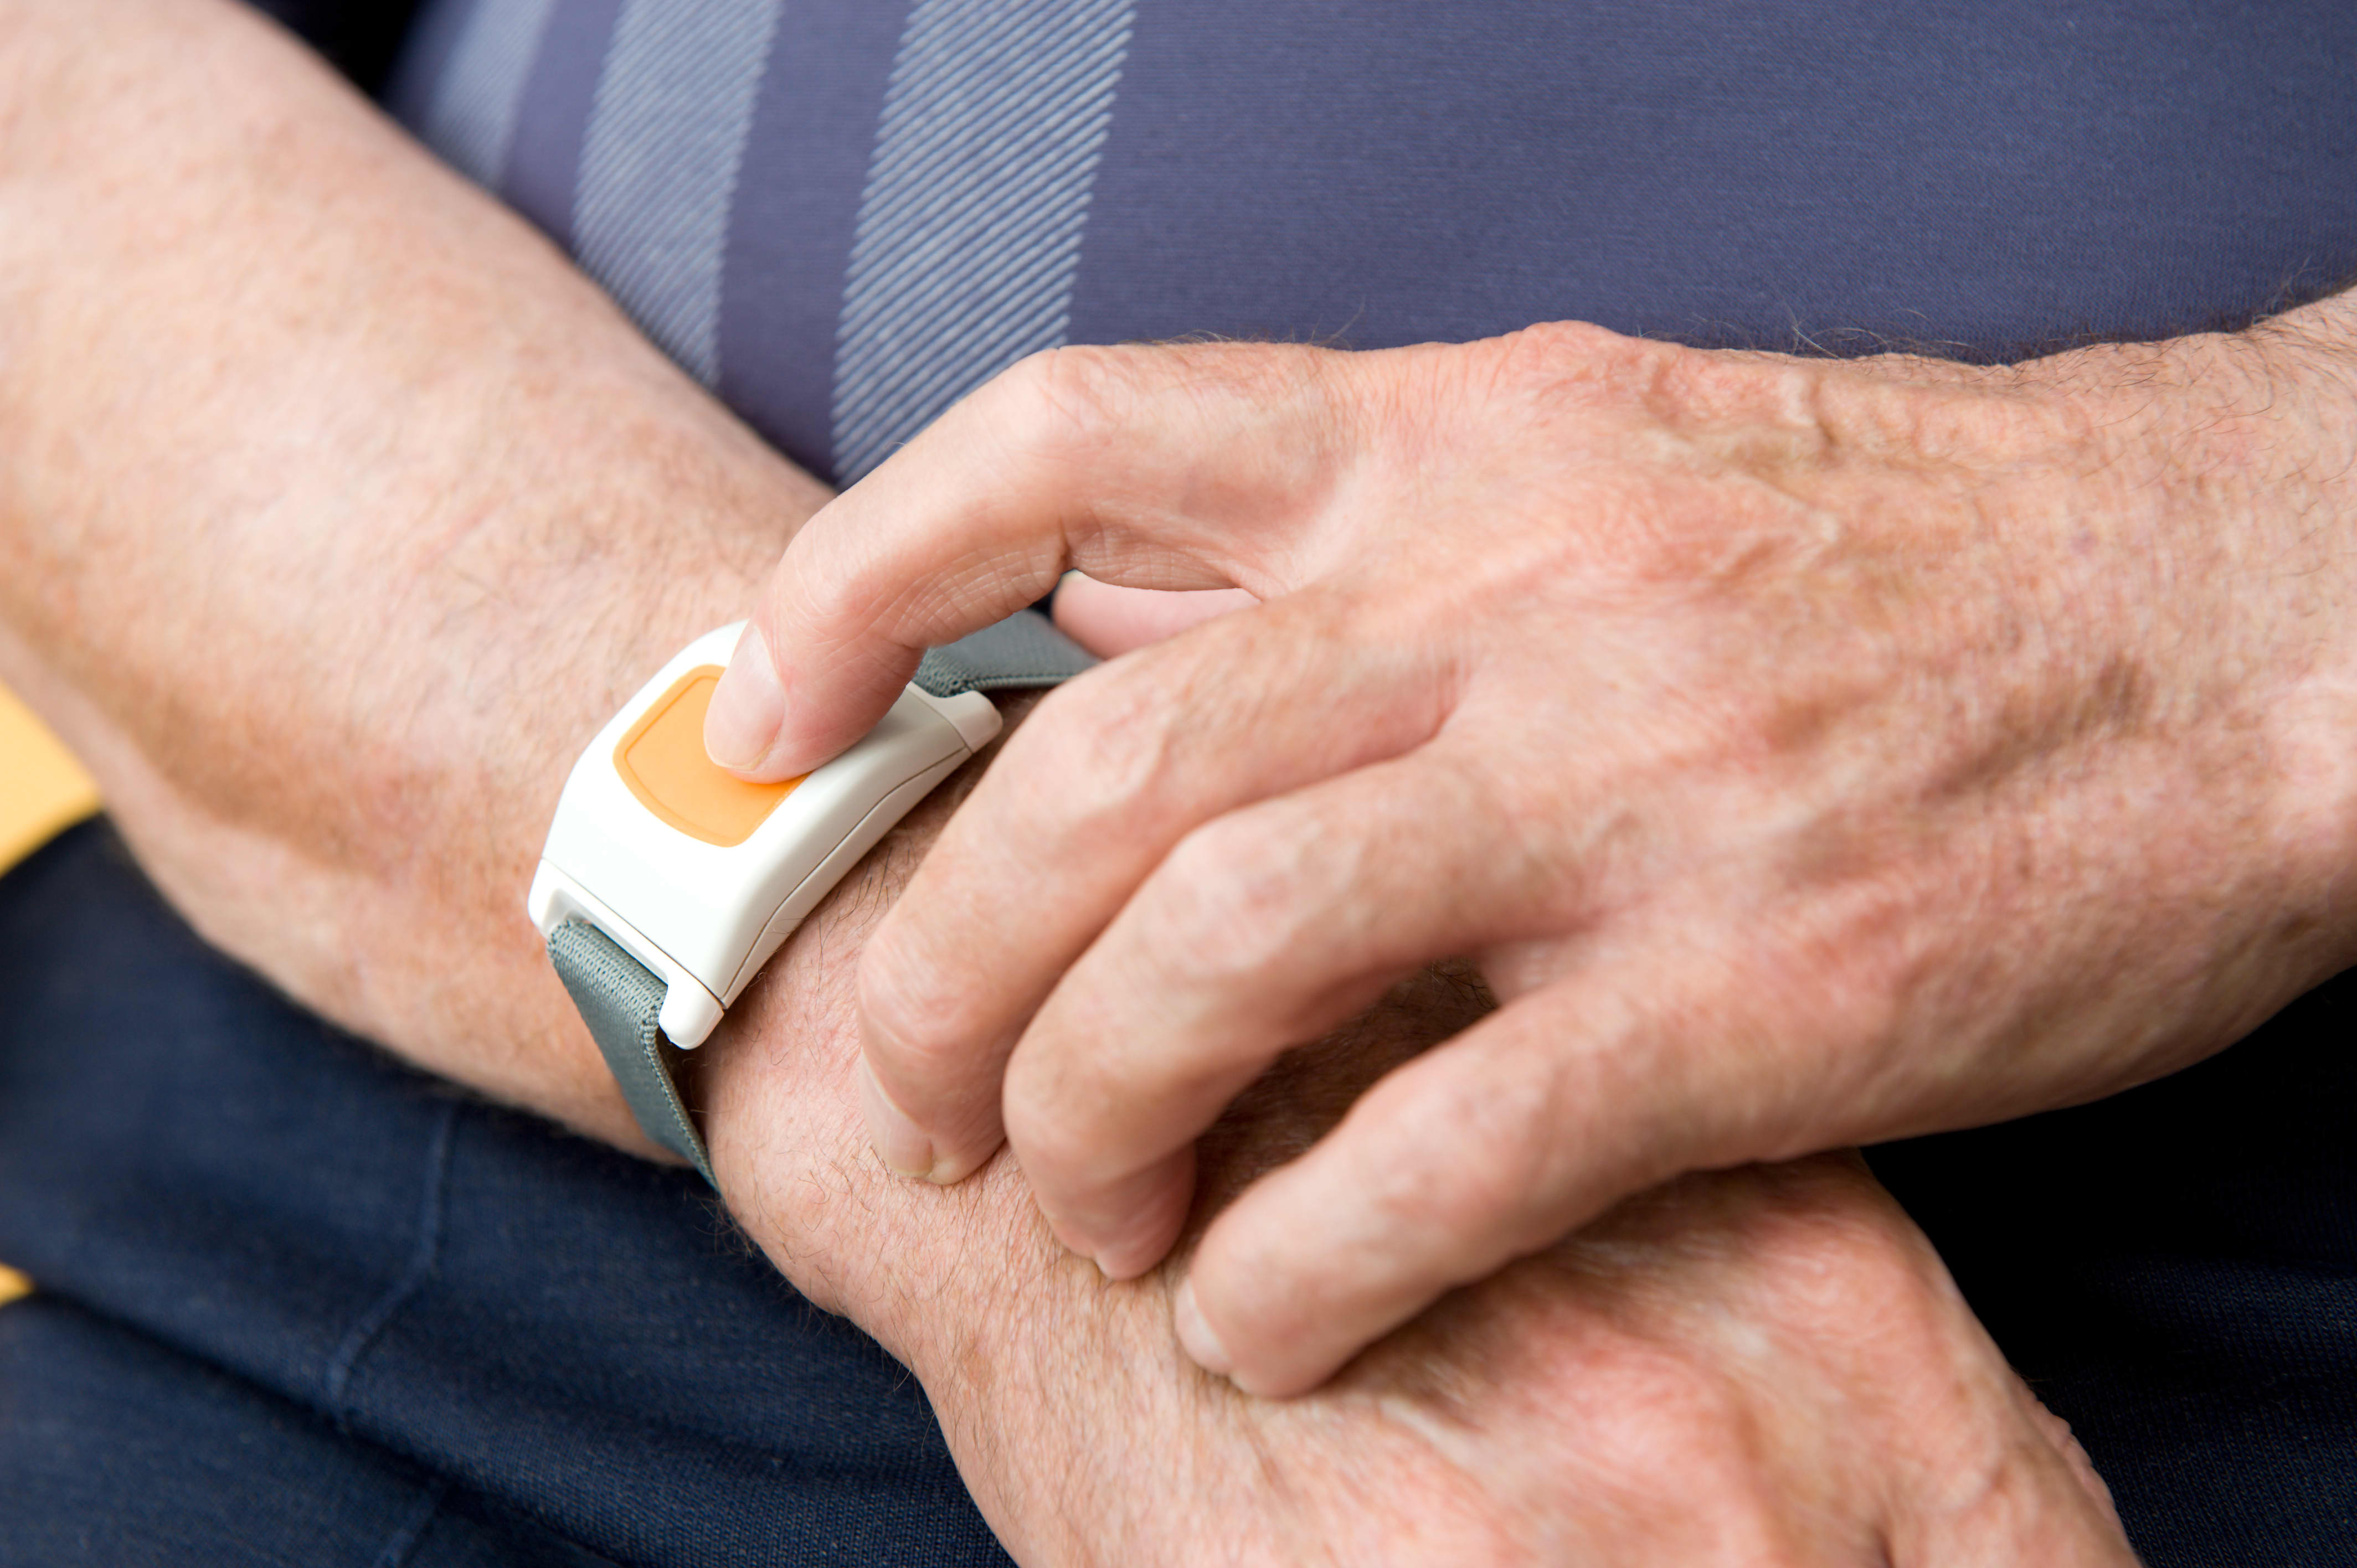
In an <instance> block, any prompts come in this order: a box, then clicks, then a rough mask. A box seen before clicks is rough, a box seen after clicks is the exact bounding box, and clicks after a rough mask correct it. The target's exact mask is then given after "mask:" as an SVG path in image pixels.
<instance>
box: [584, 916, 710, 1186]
mask: <svg viewBox="0 0 2357 1568" xmlns="http://www.w3.org/2000/svg"><path fill="white" fill-rule="evenodd" d="M548 961H549V962H551V963H553V964H554V965H555V966H556V975H557V978H558V979H560V980H562V981H564V982H565V990H567V991H569V992H571V993H573V1004H574V1005H575V1006H576V1007H578V1008H580V1009H581V1021H582V1022H583V1023H585V1024H587V1025H588V1026H589V1035H590V1037H591V1038H592V1039H594V1040H596V1041H597V1048H598V1049H599V1050H600V1051H602V1052H604V1053H605V1056H606V1065H607V1066H608V1067H609V1068H612V1069H614V1081H615V1082H617V1083H619V1084H620V1085H621V1086H622V1098H623V1099H624V1100H626V1101H630V1114H632V1115H633V1116H636V1117H637V1118H638V1119H639V1125H640V1128H642V1129H643V1130H644V1131H645V1133H646V1134H647V1136H648V1137H650V1138H652V1139H653V1140H654V1141H655V1142H656V1143H658V1144H662V1146H663V1147H664V1148H666V1149H669V1150H670V1151H671V1152H672V1153H673V1154H674V1155H678V1156H679V1157H680V1158H682V1159H683V1160H685V1161H687V1162H688V1164H690V1165H694V1167H695V1168H696V1169H697V1170H698V1171H699V1172H701V1173H703V1176H704V1179H705V1180H706V1181H710V1180H712V1161H711V1159H710V1158H709V1157H708V1156H706V1155H705V1152H704V1140H703V1139H702V1138H701V1137H699V1136H698V1135H697V1134H696V1131H695V1119H694V1117H692V1116H690V1115H689V1114H688V1113H687V1104H686V1102H685V1101H683V1100H681V1099H680V1097H679V1084H678V1080H677V1079H676V1078H675V1077H674V1073H675V1070H676V1069H677V1067H678V1065H679V1058H681V1057H683V1056H684V1055H685V1054H686V1053H685V1052H683V1051H682V1050H681V1049H680V1048H679V1047H677V1046H674V1045H673V1044H672V1043H671V1042H670V1041H669V1040H666V1039H664V1038H663V1036H662V1026H661V1024H660V1022H659V1021H660V1020H661V1018H662V1004H663V996H664V995H665V993H668V992H669V991H670V989H671V988H670V987H669V986H668V985H665V984H664V983H663V981H662V976H660V975H658V974H655V973H653V972H651V971H650V970H649V969H648V968H647V966H646V965H644V964H642V963H640V961H638V960H637V959H634V958H632V957H631V956H630V954H629V953H627V952H624V951H623V950H621V948H620V947H619V945H618V944H617V943H616V942H615V940H614V939H613V938H611V937H609V936H608V935H607V934H606V933H605V932H603V931H601V930H599V929H597V927H595V926H592V925H590V924H588V923H587V922H586V921H582V920H567V921H565V923H564V924H563V925H561V926H559V927H557V928H556V929H555V931H554V933H553V934H552V935H551V936H550V937H549V939H548Z"/></svg>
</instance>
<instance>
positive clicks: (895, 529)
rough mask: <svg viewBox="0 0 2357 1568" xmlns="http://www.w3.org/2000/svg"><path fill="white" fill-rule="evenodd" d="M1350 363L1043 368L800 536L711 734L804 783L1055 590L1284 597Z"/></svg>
mask: <svg viewBox="0 0 2357 1568" xmlns="http://www.w3.org/2000/svg"><path fill="white" fill-rule="evenodd" d="M1342 358H1343V356H1340V355H1339V354H1336V353H1334V352H1332V351H1330V350H1327V349H1303V348H1295V347H1290V346H1284V345H1270V344H1194V345H1187V346H1183V347H1169V348H1161V347H1152V348H1125V349H1050V350H1049V351H1048V352H1046V353H1044V354H1038V355H1034V356H1033V357H1032V358H1030V359H1028V360H1024V361H1023V362H1022V363H1021V364H1018V365H1017V366H1016V367H1015V368H1014V369H1013V370H1011V371H1007V372H1006V374H1005V375H1002V376H1000V377H999V378H998V379H997V380H996V381H992V382H990V383H989V384H988V385H986V386H985V387H984V388H982V389H981V390H980V391H978V392H975V393H974V395H973V396H971V397H969V398H967V399H966V400H965V401H964V402H963V403H959V404H958V405H957V406H956V407H954V408H952V409H951V410H950V412H949V413H945V414H943V415H942V418H941V419H940V420H939V421H937V422H936V423H935V424H933V425H932V426H931V428H929V429H928V430H926V431H925V432H924V433H923V434H922V435H919V436H918V437H917V438H916V440H914V441H912V442H910V443H909V446H907V447H905V448H903V449H902V450H901V451H900V452H899V453H898V454H896V455H895V456H893V457H891V458H890V459H889V460H888V461H887V462H886V463H884V464H883V465H882V466H881V467H878V468H877V470H876V471H875V472H874V473H872V474H870V475H869V476H867V478H865V479H863V480H861V481H860V482H859V483H858V484H856V485H855V486H853V487H852V488H851V489H849V490H846V491H845V492H844V494H843V495H842V496H840V497H838V498H837V499H835V500H834V502H832V503H831V504H830V505H828V506H826V507H825V508H823V509H822V510H820V511H819V512H818V514H817V515H816V516H814V517H813V518H812V519H811V521H809V523H807V524H806V525H805V526H804V527H803V528H802V532H800V533H799V534H797V535H796V536H795V537H794V540H793V542H791V544H789V545H788V546H787V548H786V552H785V555H784V557H783V559H781V560H780V562H779V564H778V567H777V570H776V571H775V572H774V573H773V574H772V575H771V576H770V581H769V583H768V585H766V586H765V588H764V589H763V591H762V596H761V599H760V603H759V606H758V607H757V608H756V609H755V611H754V613H753V617H752V627H751V628H750V631H749V634H748V636H746V637H745V638H744V639H741V640H740V641H739V642H738V644H737V653H736V657H735V658H734V659H733V660H731V661H730V663H729V666H728V670H727V672H726V674H725V675H724V676H723V677H722V678H721V682H720V685H719V689H718V690H717V691H716V692H715V693H713V699H712V707H711V711H710V713H709V714H708V715H707V717H706V719H705V748H706V750H708V751H709V752H710V753H711V755H712V758H713V760H714V761H716V762H717V763H719V764H721V765H722V766H723V767H726V768H729V769H731V770H732V771H734V772H736V773H737V774H739V775H740V776H742V777H744V778H747V779H787V778H791V777H792V776H793V775H795V774H797V773H802V772H807V771H808V770H809V769H810V768H813V767H816V766H817V765H818V764H819V763H821V762H823V761H825V760H826V759H827V758H828V757H833V756H834V755H835V754H836V753H837V752H840V751H842V750H843V749H844V748H845V746H849V745H850V744H851V743H852V742H853V741H856V739H858V738H859V736H862V735H864V734H866V732H867V730H868V729H869V728H870V727H872V726H873V725H875V723H876V721H877V719H878V718H880V717H882V716H883V713H884V710H885V709H886V708H888V707H889V706H890V705H891V703H892V699H893V698H894V696H896V695H897V694H898V693H899V690H900V688H901V686H902V685H903V684H904V683H905V682H907V681H908V679H909V675H910V674H911V673H912V672H913V671H915V669H916V667H917V662H918V660H920V658H922V657H923V655H924V651H925V650H926V649H928V648H931V647H937V646H939V645H940V644H942V643H945V642H950V641H953V640H955V639H958V638H960V637H963V636H964V635H966V634H967V633H969V632H973V631H978V630H980V629H981V628H984V627H985V626H989V625H992V624H993V623H995V622H996V621H998V620H1001V619H1003V618H1006V616H1009V615H1012V614H1013V613H1015V612H1016V611H1017V610H1019V609H1021V608H1023V607H1025V606H1026V605H1028V604H1031V603H1033V602H1034V601H1036V600H1037V599H1039V597H1040V596H1043V595H1044V594H1046V593H1047V592H1048V590H1049V587H1050V586H1052V585H1054V583H1055V582H1056V579H1057V578H1058V577H1059V576H1060V575H1062V574H1063V573H1064V572H1065V571H1066V570H1067V569H1069V568H1073V567H1077V568H1079V569H1080V570H1082V571H1084V572H1086V573H1088V575H1090V576H1092V577H1094V578H1096V579H1098V580H1099V581H1101V582H1106V583H1114V584H1119V585H1125V586H1129V587H1145V588H1217V587H1242V588H1247V589H1250V590H1251V591H1253V592H1254V593H1257V594H1261V595H1262V596H1267V595H1268V594H1269V593H1270V592H1273V591H1275V590H1277V589H1280V588H1283V587H1286V586H1290V585H1294V579H1295V578H1296V576H1297V570H1296V566H1295V561H1294V557H1295V556H1296V555H1297V549H1296V546H1297V543H1298V542H1299V540H1300V538H1301V535H1302V532H1303V530H1304V528H1305V526H1306V524H1307V523H1308V521H1310V520H1311V519H1312V518H1313V517H1314V516H1315V515H1316V513H1317V511H1318V506H1319V502H1320V501H1321V500H1322V499H1323V498H1324V497H1325V495H1326V494H1327V493H1328V492H1329V490H1330V489H1331V488H1332V487H1333V486H1334V484H1335V483H1336V482H1337V480H1338V479H1339V478H1340V474H1341V472H1342V471H1343V469H1344V468H1345V467H1347V458H1348V455H1349V453H1350V451H1351V447H1352V445H1353V443H1352V441H1351V431H1350V430H1349V429H1348V427H1347V423H1348V422H1347V419H1346V416H1345V414H1344V409H1345V407H1346V404H1345V401H1344V400H1343V399H1341V398H1340V397H1338V396H1335V395H1333V392H1332V382H1333V381H1334V379H1335V378H1336V376H1337V375H1338V374H1339V373H1340V371H1339V370H1338V368H1337V367H1338V366H1339V363H1340V360H1342Z"/></svg>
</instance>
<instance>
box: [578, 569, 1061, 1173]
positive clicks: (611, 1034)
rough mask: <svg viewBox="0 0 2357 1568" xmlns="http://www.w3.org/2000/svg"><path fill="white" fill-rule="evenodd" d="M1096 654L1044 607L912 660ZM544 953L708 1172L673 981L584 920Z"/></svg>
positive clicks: (617, 1060)
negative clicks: (675, 1039) (674, 1026)
mask: <svg viewBox="0 0 2357 1568" xmlns="http://www.w3.org/2000/svg"><path fill="white" fill-rule="evenodd" d="M1095 662H1096V660H1094V659H1093V658H1092V657H1091V656H1090V655H1089V654H1088V653H1087V652H1085V651H1084V650H1082V648H1081V647H1080V646H1079V645H1078V644H1077V643H1075V642H1073V641H1072V640H1071V639H1070V638H1068V637H1066V636H1065V635H1064V634H1063V633H1062V632H1060V631H1058V630H1057V629H1056V628H1055V627H1054V626H1053V625H1052V624H1051V623H1050V622H1049V619H1048V618H1047V617H1045V616H1042V615H1037V614H1034V613H1033V612H1031V611H1029V610H1025V611H1024V612H1022V613H1021V614H1019V615H1015V616H1010V617H1008V618H1006V619H1005V620H1003V621H1000V622H999V623H998V624H997V625H996V626H993V627H986V628H984V629H983V630H981V631H978V632H975V633H974V635H973V636H972V637H968V638H963V639H959V640H958V641H956V642H952V643H951V644H949V645H948V646H947V647H945V648H936V649H934V650H931V652H929V653H927V654H926V655H925V657H924V661H923V662H922V663H920V665H918V667H917V675H916V684H917V686H918V687H919V689H920V690H922V691H924V692H926V693H931V695H933V696H936V697H954V696H957V695H959V694H960V693H965V692H996V691H1004V690H1007V689H1010V688H1014V687H1022V686H1052V685H1055V684H1056V683H1057V682H1060V681H1068V680H1070V679H1071V677H1073V676H1075V675H1077V674H1079V673H1080V672H1081V671H1083V670H1086V669H1087V668H1089V666H1091V665H1092V664H1094V663H1095ZM548 961H549V962H551V963H553V964H554V965H555V966H556V973H557V977H558V978H559V979H561V980H563V981H564V982H565V990H567V991H569V992H571V993H573V1004H574V1005H575V1006H576V1007H578V1008H579V1009H580V1010H581V1017H582V1021H583V1022H584V1023H586V1024H587V1025H588V1026H589V1034H590V1036H591V1037H592V1038H594V1039H595V1040H596V1041H597V1048H598V1050H599V1051H601V1052H603V1053H604V1054H605V1058H606V1065H607V1066H608V1067H609V1068H611V1069H614V1081H615V1082H616V1083H619V1085H621V1087H622V1098H623V1099H624V1100H625V1101H629V1103H630V1113H631V1114H632V1115H633V1116H636V1117H637V1118H638V1119H639V1125H640V1127H641V1128H643V1129H644V1130H645V1132H646V1134H647V1136H648V1137H650V1138H652V1139H653V1140H654V1141H655V1142H656V1143H658V1144H662V1146H663V1147H664V1148H666V1149H669V1150H670V1151H671V1152H672V1153H673V1154H675V1155H678V1156H679V1157H680V1158H682V1159H683V1160H685V1161H687V1162H688V1163H689V1164H690V1165H694V1167H695V1168H696V1170H697V1171H699V1172H700V1173H702V1175H703V1176H704V1179H705V1181H711V1180H712V1161H711V1157H710V1156H709V1155H706V1154H705V1149H704V1139H703V1137H702V1136H701V1135H700V1134H699V1133H697V1132H696V1127H695V1117H694V1113H693V1112H690V1111H689V1110H688V1107H687V1103H686V1101H683V1100H682V1099H681V1098H680V1093H679V1083H678V1079H677V1077H676V1072H677V1068H678V1064H679V1062H680V1059H681V1058H683V1057H684V1056H685V1055H686V1053H685V1052H683V1051H682V1050H680V1049H679V1047H676V1046H674V1045H673V1044H672V1043H671V1042H670V1041H669V1040H667V1039H665V1038H663V1035H662V1004H663V997H664V995H665V994H666V993H668V992H669V990H670V987H669V985H667V984H666V983H664V981H663V978H662V976H661V975H659V974H656V973H654V972H651V971H650V970H649V969H648V968H647V967H646V965H644V964H642V963H640V961H638V960H637V959H634V958H632V957H631V956H630V954H629V953H628V952H625V951H624V950H622V948H621V947H620V945H619V943H617V942H616V941H615V940H613V939H612V938H611V937H608V935H607V934H606V933H605V932H603V931H601V930H599V929H597V927H595V926H593V925H590V924H588V923H587V922H586V921H583V920H567V921H565V923H564V924H563V925H561V926H559V927H557V928H556V929H555V931H554V933H553V934H551V935H550V937H549V939H548ZM715 1185H717V1184H715Z"/></svg>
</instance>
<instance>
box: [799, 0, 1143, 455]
mask: <svg viewBox="0 0 2357 1568" xmlns="http://www.w3.org/2000/svg"><path fill="white" fill-rule="evenodd" d="M1134 13H1135V6H1134V5H1132V4H1130V3H1129V0H920V3H919V4H918V5H917V6H916V7H915V8H914V10H912V11H911V12H910V14H909V24H908V27H907V29H906V30H905V31H904V32H903V34H902V35H901V40H900V48H899V53H898V55H897V56H896V57H895V59H894V61H893V67H892V76H891V80H890V82H889V84H888V87H887V89H886V91H885V100H884V112H883V115H882V118H881V120H880V122H879V124H878V126H877V139H876V150H875V153H874V155H873V156H872V158H871V159H870V161H869V164H868V169H867V178H866V187H865V188H864V189H863V191H862V194H861V197H860V204H859V220H858V225H857V228H856V232H855V235H854V238H853V242H852V251H851V262H850V266H849V269H848V273H847V275H846V277H845V285H844V295H843V312H842V317H841V320H840V324H839V326H838V328H837V331H836V344H835V370H834V469H835V474H836V478H837V481H838V482H839V483H843V484H849V483H851V482H852V481H854V480H856V479H857V478H859V477H860V476H861V475H862V474H865V473H866V472H867V470H869V469H870V468H872V467H875V466H876V465H877V463H879V462H881V461H883V459H884V457H885V456H887V455H888V454H889V453H890V452H891V450H892V449H893V448H894V447H895V446H899V445H900V444H901V443H903V442H905V441H907V440H908V439H909V437H910V436H912V435H915V434H916V433H917V432H918V431H919V430H921V429H922V428H924V426H925V425H926V424H929V423H931V420H932V419H933V418H934V417H935V416H936V415H938V414H939V413H941V412H942V410H943V409H945V408H947V407H948V406H949V405H950V404H951V403H954V402H955V401H956V400H957V399H958V398H960V397H963V395H964V394H965V393H966V392H969V391H971V390H973V388H974V387H975V386H977V385H979V384H980V383H981V382H983V381H986V380H988V379H989V378H990V377H991V376H994V375H996V374H997V373H998V372H999V371H1002V370H1004V369H1006V367H1007V366H1008V365H1011V364H1013V363H1014V362H1015V361H1016V360H1019V359H1021V358H1022V357H1023V356H1024V355H1026V354H1028V353H1030V352H1032V351H1033V350H1035V349H1047V348H1053V347H1055V346H1056V345H1058V344H1060V343H1061V342H1063V341H1064V335H1065V332H1066V329H1067V327H1068V324H1069V321H1070V310H1071V295H1072V282H1073V279H1074V277H1075V276H1076V275H1077V274H1078V271H1079V267H1080V254H1081V238H1082V229H1083V226H1084V225H1085V223H1086V221H1087V217H1088V205H1089V190H1090V187H1091V184H1092V181H1093V180H1094V178H1095V175H1096V169H1097V165H1098V162H1099V160H1100V159H1101V157H1102V156H1103V149H1104V143H1105V136H1106V134H1107V131H1108V130H1109V128H1110V126H1111V124H1112V122H1113V104H1114V90H1115V88H1116V86H1117V84H1118V83H1119V81H1120V79H1121V67H1122V61H1123V59H1124V58H1125V55H1126V53H1127V52H1128V48H1129V38H1130V28H1131V24H1132V18H1133V16H1134Z"/></svg>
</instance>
